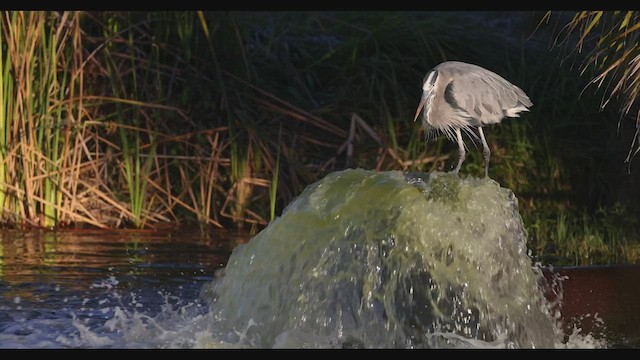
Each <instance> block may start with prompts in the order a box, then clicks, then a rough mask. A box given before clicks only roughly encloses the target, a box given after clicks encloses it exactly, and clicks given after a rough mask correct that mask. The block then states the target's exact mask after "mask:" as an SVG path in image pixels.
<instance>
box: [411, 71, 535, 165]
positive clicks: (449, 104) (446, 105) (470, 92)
mask: <svg viewBox="0 0 640 360" xmlns="http://www.w3.org/2000/svg"><path fill="white" fill-rule="evenodd" d="M422 91H423V92H422V99H421V101H420V104H419V105H418V109H417V110H416V116H415V118H414V120H413V121H416V120H417V119H418V116H420V112H422V114H423V117H422V127H423V128H424V129H425V130H426V131H427V132H428V133H429V132H432V131H437V132H441V133H444V134H445V135H446V136H447V138H449V139H450V140H451V141H457V142H458V148H459V152H460V156H459V158H458V165H457V166H456V168H455V169H454V170H453V172H454V173H456V174H457V173H458V171H460V167H461V166H462V163H463V162H464V158H465V147H464V142H463V141H462V133H461V130H464V131H466V132H467V133H468V134H469V135H471V136H474V137H476V138H477V136H476V135H475V133H473V131H472V128H477V129H478V133H479V134H480V139H481V140H482V146H483V153H484V161H485V176H489V157H490V156H491V151H490V150H489V146H488V145H487V141H486V139H485V137H484V133H483V131H482V127H483V126H485V125H488V124H496V123H499V122H500V121H502V119H503V118H505V117H519V116H520V114H519V113H520V112H522V111H529V109H528V107H530V106H532V105H533V103H532V102H531V100H529V97H528V96H527V94H525V93H524V91H522V89H520V88H519V87H517V86H516V85H513V84H511V83H510V82H508V81H507V80H505V79H504V78H503V77H501V76H500V75H498V74H496V73H494V72H492V71H489V70H487V69H485V68H482V67H480V66H477V65H473V64H467V63H463V62H460V61H446V62H443V63H441V64H439V65H437V66H436V67H434V68H433V69H432V70H431V71H430V72H429V73H427V75H426V76H425V77H424V81H423V85H422Z"/></svg>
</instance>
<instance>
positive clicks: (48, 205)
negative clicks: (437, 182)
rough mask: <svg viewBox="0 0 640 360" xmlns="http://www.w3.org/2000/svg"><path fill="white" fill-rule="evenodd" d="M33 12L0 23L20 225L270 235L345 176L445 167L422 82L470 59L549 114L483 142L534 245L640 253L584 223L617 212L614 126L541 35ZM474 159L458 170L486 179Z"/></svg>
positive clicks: (384, 23)
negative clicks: (312, 188) (276, 223)
mask: <svg viewBox="0 0 640 360" xmlns="http://www.w3.org/2000/svg"><path fill="white" fill-rule="evenodd" d="M33 14H35V13H26V12H5V13H3V28H2V33H1V34H0V35H1V36H2V39H1V40H2V47H1V48H0V51H2V53H1V54H0V55H1V56H0V60H1V61H0V66H1V68H0V76H2V87H1V88H0V98H1V104H2V106H1V108H0V118H2V119H5V120H4V121H2V124H0V126H2V127H0V135H2V136H0V141H1V142H2V145H3V146H2V148H1V149H0V150H1V151H0V156H1V157H2V159H1V160H2V162H1V164H0V165H2V166H0V179H2V181H0V190H2V191H0V202H2V203H3V204H4V206H3V208H4V209H5V210H4V213H3V216H4V219H5V220H6V221H8V222H13V223H20V222H27V223H30V224H37V225H42V226H45V225H46V226H55V225H65V224H76V225H77V224H91V225H95V226H103V227H104V226H109V227H122V226H137V227H148V228H152V227H154V226H155V225H156V224H157V223H161V222H183V221H195V222H197V223H199V224H200V225H201V226H202V227H203V229H205V228H207V227H208V226H215V227H236V228H239V227H250V228H251V229H252V231H256V230H257V229H259V228H260V227H262V226H265V225H266V224H268V221H269V220H272V219H274V217H275V216H276V215H277V213H278V212H279V211H280V210H282V208H283V207H284V206H286V205H287V204H288V203H290V202H291V200H293V198H294V197H295V196H297V195H298V194H299V193H300V192H301V191H302V190H303V189H304V187H305V186H307V185H308V184H310V183H311V182H313V181H316V180H317V179H319V178H320V177H322V176H324V175H325V174H327V173H328V172H330V171H333V170H338V169H343V168H345V167H363V168H374V169H377V170H379V171H385V170H392V169H401V170H413V171H433V170H449V169H450V167H451V166H452V164H454V163H455V161H456V159H457V158H456V157H457V148H456V146H455V144H452V143H451V142H449V141H447V140H446V139H443V138H437V139H432V140H431V141H426V139H425V136H424V133H422V131H421V129H420V124H419V122H415V123H414V122H412V121H411V120H412V118H413V113H414V112H415V108H416V106H417V103H418V101H419V97H420V93H421V87H420V85H421V84H420V82H421V80H422V79H423V76H424V74H425V73H426V72H427V71H428V70H429V69H430V68H431V67H433V66H434V65H436V64H437V63H439V62H441V61H444V60H461V61H467V62H472V63H476V64H479V65H481V66H484V67H486V68H489V69H492V70H494V71H496V72H498V73H499V74H501V75H503V76H505V78H507V79H509V80H511V81H512V82H514V83H516V84H518V85H519V86H521V87H522V88H523V89H524V90H525V91H526V92H527V94H529V95H530V97H531V98H532V100H533V102H534V106H533V108H532V111H531V112H530V113H528V114H524V115H523V116H522V117H521V118H519V119H508V120H505V121H503V122H502V123H501V124H500V125H499V126H495V127H491V128H490V129H488V130H487V132H486V134H487V140H488V143H489V146H490V147H491V150H492V157H491V167H490V175H491V176H492V177H493V178H494V179H496V180H497V181H498V182H499V183H501V184H502V185H503V186H506V187H509V188H511V189H512V190H513V191H514V192H515V193H516V195H517V196H518V198H519V199H520V206H521V212H522V214H523V219H524V220H525V224H526V226H527V227H528V228H530V229H531V230H530V233H531V237H532V240H531V245H532V247H533V248H534V249H535V250H536V251H537V252H539V253H540V254H542V253H544V251H546V250H545V249H546V247H547V245H546V244H549V243H550V242H551V241H553V243H554V248H555V249H556V250H557V251H560V249H562V246H565V245H566V246H567V247H568V248H567V249H565V250H566V251H565V250H562V251H564V253H566V254H568V253H570V252H571V251H574V250H576V249H581V250H579V251H581V252H575V251H574V253H575V254H578V255H576V256H573V257H572V259H573V260H575V261H578V260H579V261H585V260H584V259H585V256H591V255H593V254H591V255H589V254H590V251H591V250H593V251H594V252H601V253H603V250H601V248H600V247H599V246H600V245H602V244H605V245H606V246H607V249H617V250H611V251H614V252H615V254H619V253H620V252H624V253H625V254H627V255H625V256H633V255H631V254H633V253H634V250H633V247H632V246H631V245H630V244H633V241H634V240H633V239H631V238H630V237H629V236H628V235H627V233H624V232H615V231H609V230H606V231H605V230H603V228H605V227H607V223H606V222H603V223H598V224H599V225H598V226H596V227H593V226H585V223H584V222H581V221H583V220H584V219H586V218H585V217H584V216H587V218H589V219H591V218H593V217H594V216H596V213H597V211H600V210H598V209H604V210H603V211H604V212H605V213H606V212H609V211H612V210H610V209H612V207H613V203H614V202H615V201H614V200H615V199H616V197H615V196H614V195H615V194H614V193H615V188H616V181H617V180H615V179H614V178H613V177H610V176H603V175H602V174H612V173H613V171H612V170H611V166H612V163H613V162H612V161H611V160H610V159H611V157H612V156H614V155H615V156H617V155H616V154H617V153H616V152H615V150H611V149H613V148H615V146H612V145H611V144H614V143H615V141H616V128H615V124H613V126H610V125H609V123H610V122H607V121H603V119H604V118H608V117H610V116H613V115H614V114H613V113H612V112H609V111H608V110H606V109H605V111H604V112H600V111H599V110H600V109H599V108H598V101H596V100H595V99H599V97H601V95H602V94H601V93H598V94H591V93H587V92H584V93H582V96H581V92H582V90H583V89H584V86H585V85H586V83H585V82H580V81H578V80H576V79H578V73H576V72H575V71H571V69H569V68H568V67H567V66H564V65H562V64H560V63H559V62H558V60H557V54H555V53H549V52H548V50H547V48H546V47H545V46H544V45H543V44H542V45H541V43H539V42H535V41H529V42H527V43H525V42H524V41H523V39H519V38H505V35H504V34H505V33H504V31H501V30H500V29H493V28H490V27H486V26H482V24H475V25H474V24H471V23H468V22H463V21H460V18H459V15H458V14H456V13H446V12H445V13H436V14H434V13H403V12H392V13H363V12H343V13H334V12H311V13H268V14H267V13H236V12H225V13H219V12H198V11H196V12H186V11H185V12H144V13H143V12H88V13H62V14H61V15H58V14H57V13H46V12H41V13H38V14H40V15H38V16H40V17H33V18H32V16H34V15H33ZM61 16H62V17H66V19H67V20H66V21H61V20H62V18H61ZM21 19H27V20H28V21H29V22H31V23H29V24H27V21H26V20H21ZM69 19H72V20H73V21H69ZM39 22H40V23H41V24H40V25H38V23H39ZM61 24H65V25H61ZM69 24H73V25H72V26H70V25H69ZM14 28H15V29H22V30H20V31H17V30H15V29H14ZM470 28H473V29H475V30H470ZM35 29H38V30H35ZM18 34H23V35H18ZM65 34H68V35H65ZM26 35H28V36H26ZM45 38H46V40H42V39H45ZM26 39H30V40H29V41H27V40H26ZM54 44H55V45H54ZM470 44H473V46H470ZM30 49H31V50H30ZM36 50H37V51H36ZM18 54H33V56H31V55H30V56H22V57H20V56H19V55H18ZM38 54H42V55H38ZM44 54H47V57H45V55H44ZM21 61H22V62H21ZM21 64H24V65H21ZM45 64H46V67H47V68H50V69H49V70H47V69H45ZM29 68H30V69H31V70H28V71H27V70H25V69H29ZM51 69H56V71H53V70H51ZM33 74H37V76H38V77H40V79H39V80H35V82H34V78H35V75H33ZM27 79H28V80H29V81H27ZM34 83H37V84H38V86H37V89H44V90H46V91H45V92H43V93H40V92H38V91H34V87H33V84H34ZM41 85H42V86H41ZM25 94H36V96H35V97H27V96H25ZM15 96H22V98H19V101H18V102H14V101H12V99H13V98H14V97H15ZM43 104H47V106H43ZM25 109H27V110H25ZM10 122H15V124H9V123H10ZM36 149H37V150H36ZM602 149H607V150H602ZM468 156H469V158H468V160H467V161H466V162H465V163H464V165H463V169H462V171H461V173H462V174H466V175H471V176H482V174H483V159H482V153H481V152H480V151H473V150H471V151H469V153H468ZM625 206H626V205H625ZM626 208H627V209H628V208H629V207H628V206H627V207H626ZM560 214H564V215H562V216H561V215H560ZM40 219H42V220H40ZM46 219H50V220H46ZM577 219H582V220H577ZM584 221H586V220H584ZM610 221H613V220H610ZM629 224H630V222H625V223H624V226H629ZM562 226H565V227H564V228H563V227H562ZM584 239H591V240H589V241H586V242H585V241H583V240H584ZM597 239H603V240H602V241H601V242H599V240H597ZM598 244H600V245H598ZM620 244H629V246H627V245H624V246H622V245H620ZM571 249H572V250H571ZM598 249H600V250H598ZM576 251H578V250H576ZM611 254H613V253H611ZM616 256H617V255H616Z"/></svg>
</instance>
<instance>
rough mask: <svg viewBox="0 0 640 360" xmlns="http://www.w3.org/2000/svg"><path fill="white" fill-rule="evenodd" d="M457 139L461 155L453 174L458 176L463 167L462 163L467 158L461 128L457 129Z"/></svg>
mask: <svg viewBox="0 0 640 360" xmlns="http://www.w3.org/2000/svg"><path fill="white" fill-rule="evenodd" d="M456 137H457V138H458V153H459V157H458V166H456V168H455V169H453V173H454V174H457V173H458V171H460V167H461V166H462V163H463V162H464V157H465V154H466V153H465V151H464V142H462V133H461V132H460V128H457V129H456Z"/></svg>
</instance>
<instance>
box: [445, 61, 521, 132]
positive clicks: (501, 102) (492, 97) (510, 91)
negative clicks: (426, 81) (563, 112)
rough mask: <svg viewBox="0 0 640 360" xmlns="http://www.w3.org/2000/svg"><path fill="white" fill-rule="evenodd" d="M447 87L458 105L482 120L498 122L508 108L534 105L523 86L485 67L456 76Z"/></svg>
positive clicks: (519, 109)
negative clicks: (521, 87)
mask: <svg viewBox="0 0 640 360" xmlns="http://www.w3.org/2000/svg"><path fill="white" fill-rule="evenodd" d="M448 91H449V94H448V95H449V97H453V98H454V99H455V102H456V104H457V106H458V107H459V108H461V109H463V110H464V111H466V112H468V113H469V114H470V115H471V116H473V117H474V118H476V119H479V120H480V121H481V122H482V123H485V124H492V123H497V122H499V121H500V120H501V119H502V118H503V117H505V116H507V112H509V113H510V114H511V113H513V111H509V110H517V111H526V110H528V109H527V107H529V106H531V105H533V103H532V102H531V100H529V97H528V96H527V94H525V93H524V91H522V89H520V88H519V87H517V86H515V85H513V84H511V83H510V82H508V81H507V80H505V79H503V78H502V77H501V76H499V75H497V74H495V73H493V72H491V71H488V70H484V69H482V71H477V72H473V71H472V72H466V73H464V74H461V75H460V76H457V77H456V78H455V79H454V80H453V81H452V82H451V83H450V87H449V90H448ZM517 111H516V112H515V113H517ZM509 116H511V115H509Z"/></svg>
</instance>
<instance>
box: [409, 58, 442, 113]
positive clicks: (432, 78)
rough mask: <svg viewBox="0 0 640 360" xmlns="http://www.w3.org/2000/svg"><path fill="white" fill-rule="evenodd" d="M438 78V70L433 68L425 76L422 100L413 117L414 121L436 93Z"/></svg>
mask: <svg viewBox="0 0 640 360" xmlns="http://www.w3.org/2000/svg"><path fill="white" fill-rule="evenodd" d="M437 79H438V70H431V71H429V72H428V73H427V75H425V76H424V81H423V82H422V99H421V100H420V104H418V109H416V116H415V117H414V118H413V121H416V120H418V116H420V112H421V111H422V109H423V108H424V107H425V104H426V103H427V100H428V99H429V98H430V97H431V96H432V94H434V90H435V87H436V80H437ZM425 110H426V109H425Z"/></svg>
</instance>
